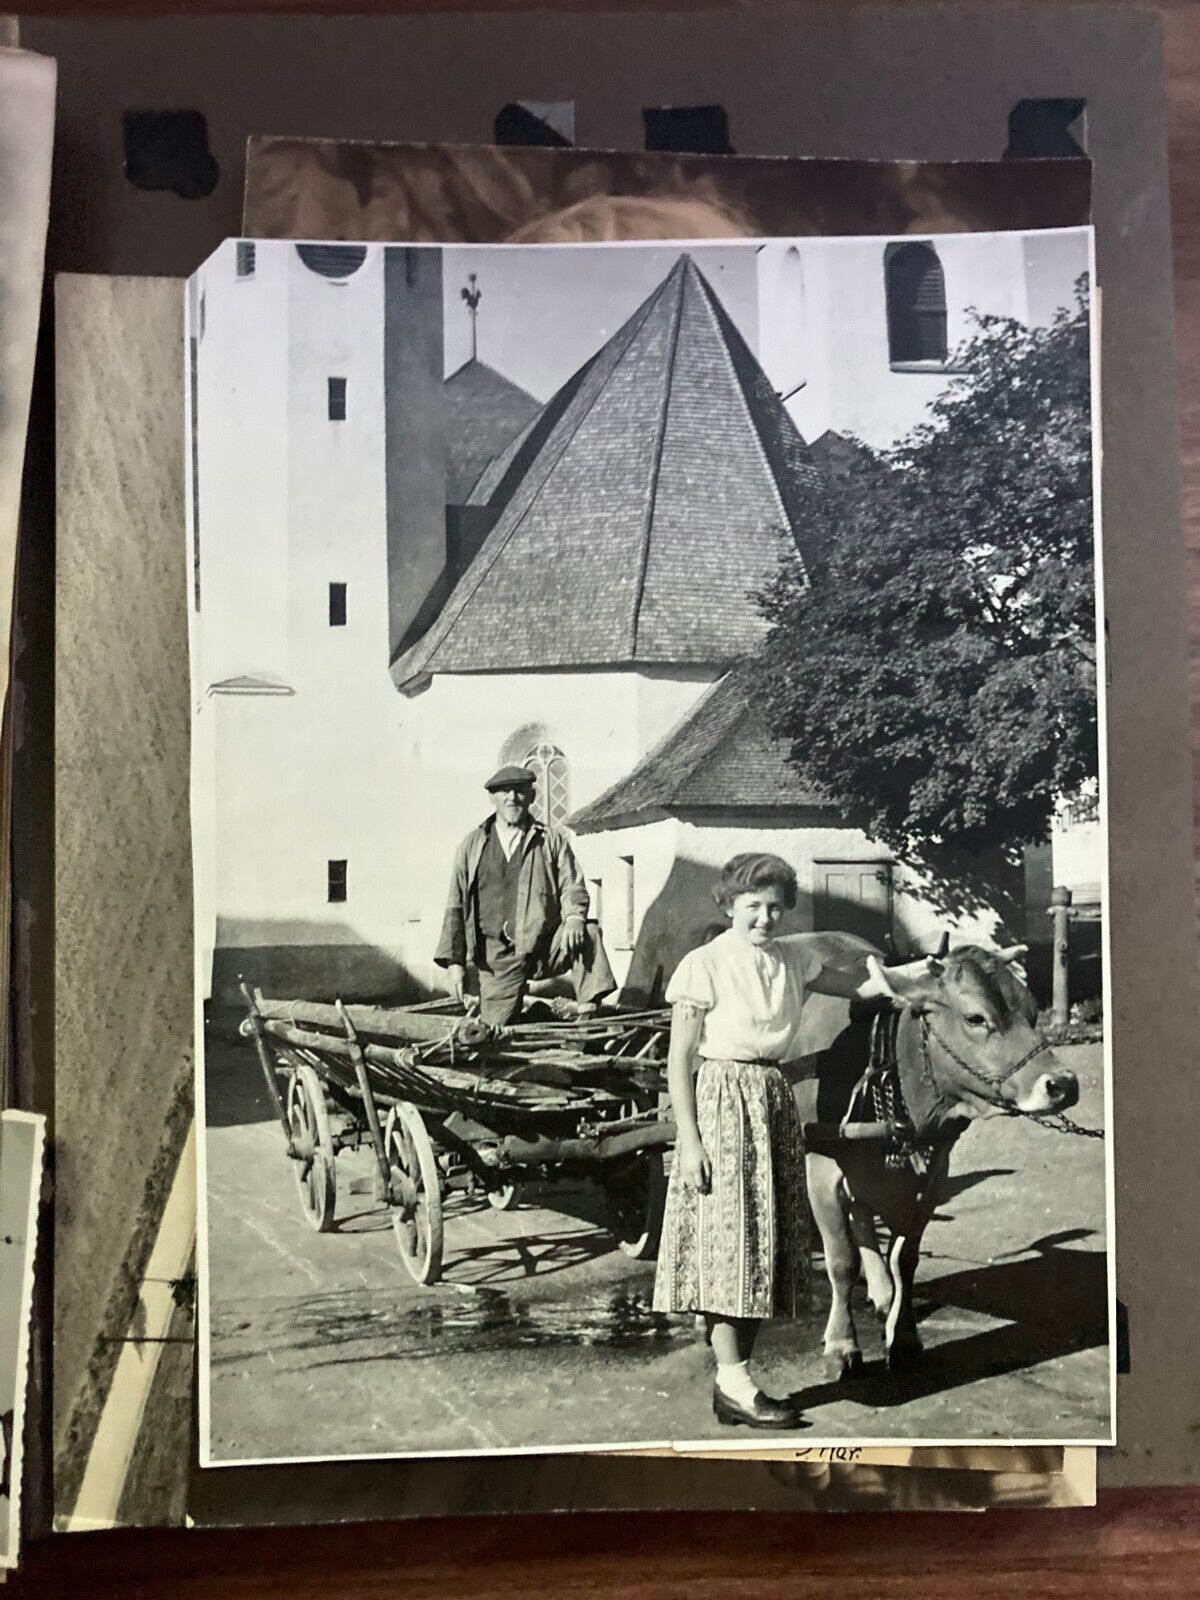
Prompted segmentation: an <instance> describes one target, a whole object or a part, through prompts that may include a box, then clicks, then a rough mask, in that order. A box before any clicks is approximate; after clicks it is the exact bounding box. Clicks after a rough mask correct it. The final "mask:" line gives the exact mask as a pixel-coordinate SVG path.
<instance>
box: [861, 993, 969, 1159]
mask: <svg viewBox="0 0 1200 1600" xmlns="http://www.w3.org/2000/svg"><path fill="white" fill-rule="evenodd" d="M899 1029H900V1012H899V1011H894V1010H889V1011H883V1012H880V1013H879V1014H878V1015H876V1016H875V1018H874V1019H873V1020H872V1022H871V1046H870V1054H869V1056H868V1059H867V1066H866V1070H865V1071H864V1073H863V1075H862V1077H861V1078H860V1079H859V1081H858V1083H857V1084H856V1086H855V1089H854V1092H853V1094H852V1095H851V1096H850V1104H849V1106H848V1107H847V1109H846V1115H845V1116H844V1117H843V1118H842V1132H843V1134H845V1133H847V1131H848V1128H849V1125H850V1124H851V1123H853V1122H854V1121H855V1120H857V1119H858V1118H860V1117H862V1116H863V1114H864V1113H865V1112H870V1113H871V1115H870V1116H869V1117H867V1118H866V1120H868V1121H870V1122H875V1123H878V1124H880V1125H882V1126H883V1127H885V1128H886V1129H887V1145H888V1148H887V1150H886V1152H885V1154H884V1158H883V1159H884V1165H885V1166H886V1167H887V1168H888V1169H889V1171H892V1172H902V1171H903V1170H904V1168H905V1167H910V1168H911V1169H912V1171H913V1172H914V1173H915V1175H916V1176H917V1177H918V1178H924V1177H925V1176H926V1174H927V1173H928V1172H929V1169H930V1166H931V1165H932V1163H933V1160H934V1157H935V1156H936V1154H937V1152H938V1148H939V1146H940V1145H942V1144H943V1143H945V1142H946V1139H947V1135H946V1134H945V1133H940V1132H935V1133H933V1134H932V1135H930V1136H928V1137H926V1138H924V1139H922V1138H919V1137H918V1135H917V1128H916V1124H915V1122H914V1121H913V1116H912V1112H911V1111H910V1110H909V1108H908V1102H907V1101H906V1100H905V1098H904V1089H903V1087H902V1085H901V1082H900V1060H899V1056H898V1054H897V1049H896V1041H897V1035H898V1033H899ZM928 1067H929V1057H928V1052H926V1056H925V1062H924V1063H923V1066H922V1075H923V1076H925V1075H926V1073H927V1071H928ZM928 1081H929V1082H930V1083H931V1084H933V1087H934V1089H935V1091H936V1089H937V1085H936V1084H935V1083H933V1078H932V1073H931V1072H929V1074H928ZM939 1098H941V1096H940V1095H939Z"/></svg>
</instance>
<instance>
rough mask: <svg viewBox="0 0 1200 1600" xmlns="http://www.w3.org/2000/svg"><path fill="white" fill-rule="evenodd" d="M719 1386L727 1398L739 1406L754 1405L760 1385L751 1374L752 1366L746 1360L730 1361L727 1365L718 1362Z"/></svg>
mask: <svg viewBox="0 0 1200 1600" xmlns="http://www.w3.org/2000/svg"><path fill="white" fill-rule="evenodd" d="M717 1388H718V1389H720V1391H721V1393H722V1394H723V1395H724V1396H725V1398H726V1399H727V1400H732V1401H734V1402H735V1404H737V1405H739V1406H749V1405H753V1403H754V1398H755V1396H756V1395H757V1394H758V1385H757V1384H756V1383H755V1381H754V1379H753V1378H752V1377H751V1376H750V1367H749V1365H748V1364H747V1363H746V1362H745V1361H737V1362H730V1363H729V1364H728V1365H727V1366H725V1365H722V1364H721V1363H720V1362H718V1363H717Z"/></svg>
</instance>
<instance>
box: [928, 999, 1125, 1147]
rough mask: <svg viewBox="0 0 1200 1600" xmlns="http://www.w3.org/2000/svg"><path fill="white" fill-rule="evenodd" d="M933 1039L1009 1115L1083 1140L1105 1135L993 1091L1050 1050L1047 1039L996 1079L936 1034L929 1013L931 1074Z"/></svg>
mask: <svg viewBox="0 0 1200 1600" xmlns="http://www.w3.org/2000/svg"><path fill="white" fill-rule="evenodd" d="M931 1038H932V1039H934V1040H936V1041H937V1043H938V1044H939V1045H940V1046H941V1048H942V1049H943V1050H944V1051H945V1052H946V1054H947V1055H948V1056H949V1057H950V1059H951V1060H952V1061H954V1062H957V1064H958V1065H959V1066H960V1067H961V1068H962V1069H963V1071H964V1072H966V1073H967V1074H968V1075H969V1076H970V1077H972V1078H974V1079H975V1082H976V1083H980V1084H982V1085H983V1087H984V1088H985V1089H986V1090H987V1091H988V1093H987V1094H985V1095H984V1096H983V1098H984V1099H985V1100H988V1101H989V1102H990V1103H991V1104H992V1105H994V1106H999V1107H1000V1108H1001V1109H1003V1110H1005V1111H1007V1112H1009V1113H1010V1114H1015V1115H1016V1116H1018V1117H1025V1118H1026V1119H1027V1120H1028V1121H1029V1122H1035V1123H1037V1125H1038V1126H1039V1127H1041V1128H1049V1129H1050V1130H1051V1131H1052V1132H1054V1133H1070V1134H1074V1135H1075V1136H1076V1137H1077V1138H1080V1139H1103V1138H1104V1129H1103V1128H1085V1127H1084V1126H1083V1125H1082V1124H1081V1123H1078V1122H1075V1121H1074V1120H1073V1119H1072V1118H1070V1117H1068V1116H1067V1115H1066V1113H1065V1112H1063V1111H1053V1112H1050V1111H1043V1112H1037V1111H1022V1110H1021V1107H1020V1106H1018V1105H1015V1104H1013V1103H1012V1102H1011V1101H1008V1100H1001V1099H1000V1097H999V1096H998V1095H996V1094H994V1093H992V1092H991V1091H992V1090H993V1089H994V1088H995V1086H996V1084H997V1083H1003V1082H1004V1081H1005V1080H1006V1079H1008V1078H1011V1077H1012V1075H1013V1073H1014V1072H1015V1071H1017V1070H1018V1069H1019V1068H1020V1067H1023V1066H1025V1065H1027V1063H1028V1062H1030V1061H1032V1060H1033V1058H1034V1057H1035V1056H1039V1055H1041V1053H1042V1051H1043V1050H1049V1049H1051V1048H1052V1046H1051V1044H1050V1041H1049V1040H1048V1039H1043V1040H1042V1042H1041V1043H1040V1044H1039V1045H1037V1046H1036V1047H1035V1048H1034V1049H1033V1050H1030V1051H1028V1052H1027V1053H1026V1054H1025V1055H1024V1056H1022V1058H1021V1060H1020V1061H1019V1062H1018V1063H1017V1066H1016V1067H1013V1068H1010V1069H1009V1071H1007V1072H1006V1073H1005V1074H1004V1077H1003V1078H997V1079H993V1078H989V1077H987V1076H986V1074H984V1073H982V1072H978V1071H977V1070H976V1069H975V1068H974V1067H973V1066H972V1065H971V1063H970V1062H969V1061H964V1060H963V1058H962V1056H960V1055H959V1054H958V1052H957V1050H955V1049H953V1048H952V1046H950V1045H948V1044H947V1043H946V1041H945V1040H944V1039H943V1038H942V1037H941V1036H940V1034H937V1033H934V1031H933V1024H932V1023H931V1022H930V1020H929V1018H928V1017H927V1016H922V1018H921V1044H922V1047H923V1049H924V1053H925V1065H926V1067H927V1068H928V1069H929V1073H930V1076H931V1077H932V1074H933V1063H932V1062H931V1061H930V1059H929V1041H930V1039H931Z"/></svg>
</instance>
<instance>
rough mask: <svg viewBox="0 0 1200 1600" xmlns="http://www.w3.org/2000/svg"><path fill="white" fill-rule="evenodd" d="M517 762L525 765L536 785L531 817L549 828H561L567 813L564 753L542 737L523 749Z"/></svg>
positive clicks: (569, 805)
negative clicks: (523, 752)
mask: <svg viewBox="0 0 1200 1600" xmlns="http://www.w3.org/2000/svg"><path fill="white" fill-rule="evenodd" d="M521 765H522V766H524V767H528V768H529V770H530V772H532V773H533V776H534V781H535V782H536V784H537V789H536V791H535V793H534V799H533V814H534V816H535V817H536V818H537V819H538V821H539V822H542V823H546V824H548V825H549V826H550V827H551V828H561V827H562V826H563V824H564V823H565V822H566V820H567V818H568V817H569V816H570V814H571V803H570V802H571V797H570V791H569V789H568V786H567V758H566V756H564V755H563V753H562V751H561V750H560V749H559V748H558V746H557V745H556V744H550V743H549V741H548V740H545V739H543V740H541V741H540V742H539V743H538V744H535V745H534V747H533V749H532V750H528V751H526V753H525V756H524V759H523V760H522V762H521Z"/></svg>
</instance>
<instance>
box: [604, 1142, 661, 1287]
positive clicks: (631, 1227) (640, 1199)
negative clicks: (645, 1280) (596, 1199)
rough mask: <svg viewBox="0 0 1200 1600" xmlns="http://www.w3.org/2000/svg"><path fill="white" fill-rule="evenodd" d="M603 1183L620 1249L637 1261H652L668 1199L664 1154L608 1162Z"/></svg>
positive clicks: (650, 1152) (655, 1152)
mask: <svg viewBox="0 0 1200 1600" xmlns="http://www.w3.org/2000/svg"><path fill="white" fill-rule="evenodd" d="M601 1183H602V1185H603V1188H604V1195H605V1198H606V1200H607V1201H608V1228H609V1232H610V1233H611V1234H612V1235H613V1237H614V1238H615V1239H616V1241H617V1247H618V1249H620V1250H622V1251H623V1252H624V1254H625V1255H627V1256H629V1257H630V1258H631V1259H632V1260H634V1261H652V1260H653V1259H654V1257H655V1256H656V1255H657V1254H658V1242H659V1238H660V1236H661V1234H662V1220H663V1207H664V1205H665V1204H666V1198H667V1178H666V1173H665V1171H664V1170H663V1158H662V1153H661V1151H658V1150H648V1151H646V1152H645V1153H644V1154H639V1155H634V1156H629V1157H627V1158H626V1159H624V1160H620V1161H614V1162H611V1163H609V1165H608V1166H606V1167H605V1169H604V1176H603V1177H602V1179H601Z"/></svg>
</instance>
